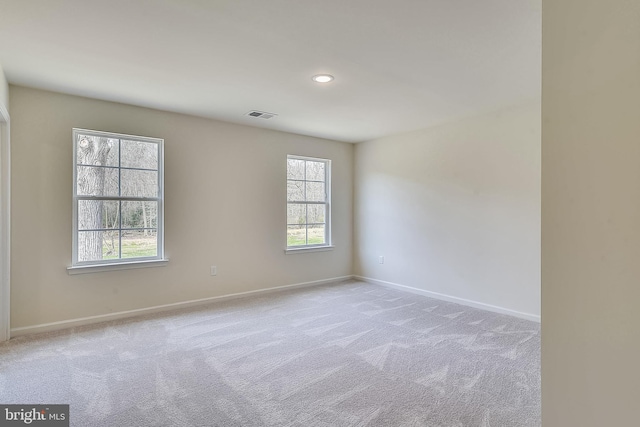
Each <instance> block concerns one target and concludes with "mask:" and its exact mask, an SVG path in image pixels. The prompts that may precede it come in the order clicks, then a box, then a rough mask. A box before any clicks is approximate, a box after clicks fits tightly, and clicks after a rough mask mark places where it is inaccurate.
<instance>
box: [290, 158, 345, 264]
mask: <svg viewBox="0 0 640 427" xmlns="http://www.w3.org/2000/svg"><path fill="white" fill-rule="evenodd" d="M289 160H305V161H311V162H321V163H324V189H325V201H324V202H309V201H306V200H304V201H289V198H288V197H286V203H287V206H288V205H289V204H290V203H293V204H306V205H314V204H316V205H325V231H324V232H325V243H318V244H312V245H308V244H307V245H296V246H289V244H288V243H287V242H288V240H287V233H286V230H288V225H289V224H288V222H289V221H288V218H287V217H286V212H285V248H286V249H285V253H287V254H294V253H302V252H316V251H328V250H332V249H333V247H334V246H333V245H332V234H331V160H330V159H322V158H318V157H308V156H298V155H294V154H288V155H287V166H286V172H287V181H286V182H287V183H288V182H289V181H290V179H289V177H288V161H289ZM304 181H305V182H306V181H307V180H306V177H305V180H304ZM285 188H286V187H285ZM285 195H286V193H285ZM305 225H308V224H306V223H305Z"/></svg>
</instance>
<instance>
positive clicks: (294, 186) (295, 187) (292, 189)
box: [287, 181, 304, 202]
mask: <svg viewBox="0 0 640 427" xmlns="http://www.w3.org/2000/svg"><path fill="white" fill-rule="evenodd" d="M287 201H288V202H303V201H304V181H287Z"/></svg>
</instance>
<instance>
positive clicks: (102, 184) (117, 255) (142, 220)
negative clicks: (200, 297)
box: [72, 129, 164, 268]
mask: <svg viewBox="0 0 640 427" xmlns="http://www.w3.org/2000/svg"><path fill="white" fill-rule="evenodd" d="M163 144H164V141H163V140H162V139H157V138H147V137H140V136H131V135H121V134H115V133H107V132H98V131H92V130H85V129H73V160H74V162H73V254H72V258H73V264H72V268H73V267H87V266H95V265H100V266H103V265H104V266H106V265H110V264H124V263H141V262H144V261H154V260H156V261H158V260H162V259H163V256H164V254H163V210H164V209H163V178H164V177H163V151H164V150H163Z"/></svg>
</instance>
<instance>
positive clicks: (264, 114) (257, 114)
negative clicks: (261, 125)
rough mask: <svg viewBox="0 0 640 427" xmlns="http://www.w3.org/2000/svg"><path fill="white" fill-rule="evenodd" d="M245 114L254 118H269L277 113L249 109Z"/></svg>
mask: <svg viewBox="0 0 640 427" xmlns="http://www.w3.org/2000/svg"><path fill="white" fill-rule="evenodd" d="M247 116H249V117H254V118H256V119H265V120H266V119H271V118H273V117H276V116H277V114H276V113H267V112H265V111H257V110H253V111H249V112H248V113H247Z"/></svg>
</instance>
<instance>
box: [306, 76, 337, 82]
mask: <svg viewBox="0 0 640 427" xmlns="http://www.w3.org/2000/svg"><path fill="white" fill-rule="evenodd" d="M311 80H313V81H314V82H316V83H329V82H330V81H331V80H333V76H332V75H331V74H318V75H315V76H313V77H311Z"/></svg>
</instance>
